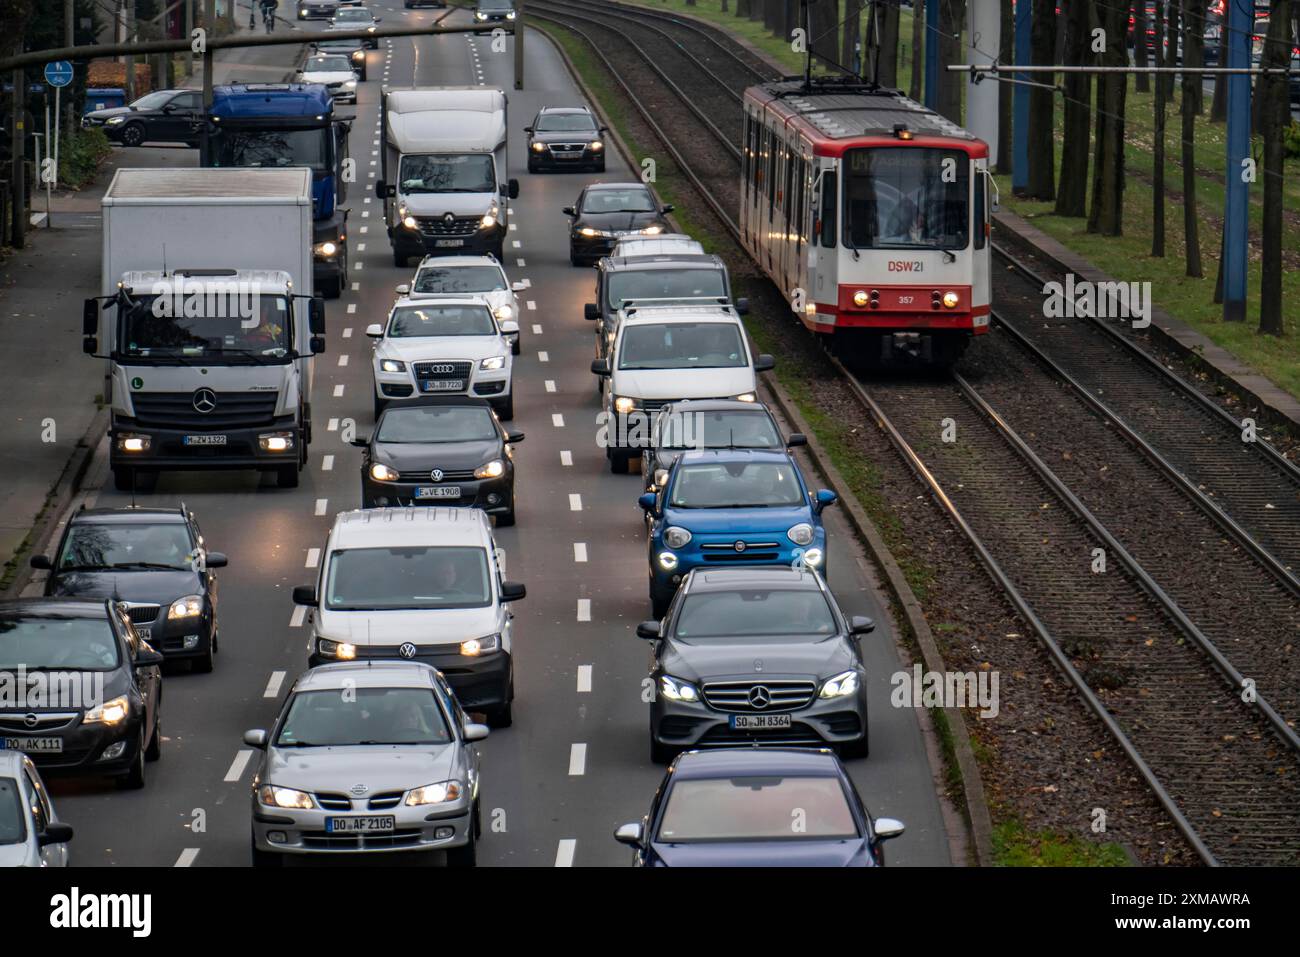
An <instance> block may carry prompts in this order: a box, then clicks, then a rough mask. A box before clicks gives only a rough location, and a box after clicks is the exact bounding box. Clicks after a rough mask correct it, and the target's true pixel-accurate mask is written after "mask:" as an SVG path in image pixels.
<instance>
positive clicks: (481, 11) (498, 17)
mask: <svg viewBox="0 0 1300 957" xmlns="http://www.w3.org/2000/svg"><path fill="white" fill-rule="evenodd" d="M516 16H517V14H516V13H515V4H514V0H478V3H477V4H475V6H474V25H475V26H484V27H504V26H507V25H509V24H513V23H514V22H515V17H516ZM475 32H476V33H488V32H489V31H487V30H478V31H475Z"/></svg>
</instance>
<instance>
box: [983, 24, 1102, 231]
mask: <svg viewBox="0 0 1300 957" xmlns="http://www.w3.org/2000/svg"><path fill="white" fill-rule="evenodd" d="M1062 6H1064V8H1065V10H1064V13H1065V17H1064V20H1065V23H1066V27H1065V57H1064V61H1065V64H1066V65H1067V66H1087V65H1090V64H1091V63H1092V51H1091V46H1090V44H1089V40H1090V39H1091V37H1090V33H1089V24H1088V8H1089V6H1090V3H1089V0H1062ZM1064 83H1065V118H1064V124H1065V125H1064V141H1063V143H1062V145H1061V184H1060V189H1059V190H1058V191H1057V193H1056V214H1057V215H1058V216H1085V215H1087V212H1088V146H1089V142H1088V140H1089V134H1090V132H1091V129H1092V117H1091V115H1090V112H1089V111H1090V109H1091V107H1092V77H1091V76H1090V75H1089V74H1087V73H1067V74H1065V80H1064ZM1000 158H1001V154H999V159H1000Z"/></svg>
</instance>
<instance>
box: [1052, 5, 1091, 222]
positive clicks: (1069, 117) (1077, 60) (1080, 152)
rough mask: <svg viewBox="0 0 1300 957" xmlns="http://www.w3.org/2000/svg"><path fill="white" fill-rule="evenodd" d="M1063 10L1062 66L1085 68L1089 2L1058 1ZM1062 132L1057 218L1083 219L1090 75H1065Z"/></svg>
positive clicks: (1085, 207)
mask: <svg viewBox="0 0 1300 957" xmlns="http://www.w3.org/2000/svg"><path fill="white" fill-rule="evenodd" d="M1061 5H1062V6H1063V7H1064V8H1065V9H1064V13H1065V18H1064V19H1065V57H1064V60H1065V63H1066V65H1067V66H1086V65H1088V64H1089V63H1091V61H1092V56H1091V51H1090V49H1089V44H1088V41H1089V29H1088V12H1089V7H1090V6H1091V3H1090V0H1062V2H1061ZM1064 82H1065V118H1064V123H1065V129H1064V134H1065V136H1064V141H1063V142H1062V144H1061V184H1060V189H1059V190H1058V191H1057V194H1056V214H1057V215H1058V216H1085V215H1087V211H1088V146H1089V138H1090V133H1091V131H1092V116H1091V109H1092V76H1091V75H1089V74H1087V73H1066V74H1065V81H1064Z"/></svg>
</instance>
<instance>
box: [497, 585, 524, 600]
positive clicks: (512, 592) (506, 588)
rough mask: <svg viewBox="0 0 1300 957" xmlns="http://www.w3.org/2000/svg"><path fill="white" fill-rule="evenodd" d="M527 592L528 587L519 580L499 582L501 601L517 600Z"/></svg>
mask: <svg viewBox="0 0 1300 957" xmlns="http://www.w3.org/2000/svg"><path fill="white" fill-rule="evenodd" d="M527 594H528V589H527V588H525V587H524V586H523V585H521V584H519V582H502V583H501V600H502V601H519V599H521V598H523V597H524V596H525V595H527Z"/></svg>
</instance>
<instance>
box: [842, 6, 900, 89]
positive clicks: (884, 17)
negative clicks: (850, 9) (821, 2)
mask: <svg viewBox="0 0 1300 957" xmlns="http://www.w3.org/2000/svg"><path fill="white" fill-rule="evenodd" d="M846 3H848V4H849V6H856V5H857V3H858V0H846ZM873 6H874V7H875V8H876V9H877V10H878V11H879V13H877V14H876V15H877V16H878V17H879V18H880V19H879V21H878V22H879V25H880V82H881V83H882V84H883V85H884V86H888V87H896V86H898V12H899V11H898V6H897V5H896V4H893V3H884V4H873ZM855 16H856V14H855Z"/></svg>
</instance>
